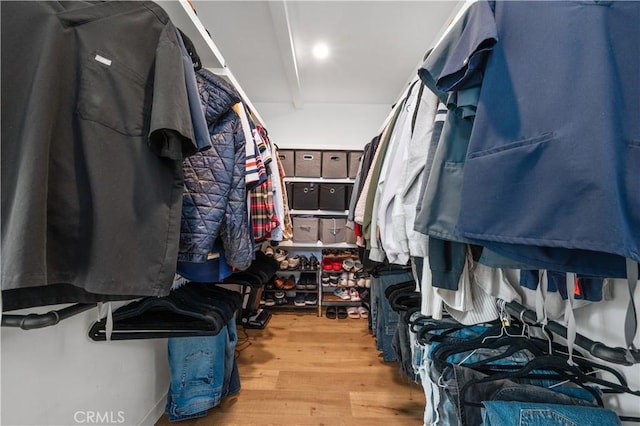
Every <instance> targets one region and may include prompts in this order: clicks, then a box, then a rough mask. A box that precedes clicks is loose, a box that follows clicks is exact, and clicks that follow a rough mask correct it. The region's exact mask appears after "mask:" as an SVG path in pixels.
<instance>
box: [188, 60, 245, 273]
mask: <svg viewBox="0 0 640 426" xmlns="http://www.w3.org/2000/svg"><path fill="white" fill-rule="evenodd" d="M196 79H197V81H198V90H199V92H200V99H201V101H202V105H203V109H204V112H205V118H206V120H207V125H208V127H209V134H210V135H211V144H212V147H211V148H210V149H208V150H207V151H203V152H200V153H198V154H196V155H193V156H191V157H188V158H187V159H185V160H184V182H185V191H184V195H183V198H182V224H181V227H182V228H181V231H180V253H179V255H178V260H179V261H184V262H197V263H200V262H205V261H206V260H207V254H208V253H209V252H210V251H212V249H213V244H214V242H215V241H216V239H218V238H219V239H220V241H221V242H222V245H223V247H224V251H225V256H226V258H227V262H228V263H229V264H230V265H231V266H235V267H236V268H238V269H246V268H248V267H249V265H250V264H251V261H252V259H253V247H252V242H251V236H250V233H249V232H250V231H249V223H248V222H249V220H248V212H247V202H246V192H245V174H246V164H245V156H246V151H245V143H246V141H245V138H244V133H243V131H242V127H241V124H240V117H238V115H237V114H236V113H235V111H234V110H233V109H232V108H231V107H232V106H233V105H234V104H236V103H237V102H239V101H240V96H239V95H238V93H237V92H236V90H235V89H234V88H233V87H232V86H230V85H229V84H228V83H227V82H225V81H224V80H223V79H222V78H220V77H218V76H216V75H215V74H212V73H211V72H209V71H207V70H205V69H201V70H200V71H198V72H197V73H196Z"/></svg>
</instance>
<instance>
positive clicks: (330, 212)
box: [289, 209, 349, 216]
mask: <svg viewBox="0 0 640 426" xmlns="http://www.w3.org/2000/svg"><path fill="white" fill-rule="evenodd" d="M289 214H295V215H312V216H346V215H348V214H349V210H296V209H291V210H289Z"/></svg>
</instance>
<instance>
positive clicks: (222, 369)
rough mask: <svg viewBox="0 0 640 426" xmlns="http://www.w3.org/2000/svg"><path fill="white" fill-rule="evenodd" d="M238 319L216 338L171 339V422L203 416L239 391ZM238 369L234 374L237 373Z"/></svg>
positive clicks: (167, 410) (168, 400) (229, 323)
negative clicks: (224, 397) (224, 398)
mask: <svg viewBox="0 0 640 426" xmlns="http://www.w3.org/2000/svg"><path fill="white" fill-rule="evenodd" d="M236 342H237V333H236V324H235V319H232V320H231V321H229V322H228V323H227V325H225V326H224V327H222V330H221V331H220V333H218V334H217V335H215V336H205V337H185V338H172V339H169V344H168V346H169V368H170V373H171V384H170V387H169V393H168V396H167V405H166V408H165V412H166V413H167V415H168V417H169V421H172V422H174V421H179V420H186V419H193V418H198V417H204V416H206V415H207V410H208V409H210V408H212V407H215V406H217V405H218V404H219V403H220V400H221V398H222V397H223V396H226V395H230V394H232V393H235V392H237V391H238V390H240V381H239V376H238V374H237V366H236V364H235V359H234V351H235V346H236ZM234 370H235V374H234Z"/></svg>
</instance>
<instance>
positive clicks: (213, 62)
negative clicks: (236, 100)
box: [156, 0, 266, 126]
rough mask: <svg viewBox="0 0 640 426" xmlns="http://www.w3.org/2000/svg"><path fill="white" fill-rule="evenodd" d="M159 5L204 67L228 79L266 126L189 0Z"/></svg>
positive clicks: (171, 0) (161, 1)
mask: <svg viewBox="0 0 640 426" xmlns="http://www.w3.org/2000/svg"><path fill="white" fill-rule="evenodd" d="M156 3H158V4H159V5H160V6H161V7H162V8H163V9H164V10H165V12H167V14H168V15H169V18H170V19H171V22H173V25H175V26H176V27H177V28H179V29H180V30H182V32H183V33H185V34H186V35H187V37H189V39H191V41H192V42H193V45H194V46H195V48H196V51H197V52H198V56H199V57H200V61H201V62H202V66H203V67H204V68H206V69H208V70H209V71H211V72H213V73H214V74H217V75H220V76H222V77H224V78H226V79H227V80H228V81H229V82H230V83H231V84H232V85H233V86H234V87H235V88H236V90H237V91H238V93H240V96H241V97H242V102H244V103H245V104H246V106H247V107H248V108H249V109H250V110H251V111H252V112H253V115H254V116H255V117H256V119H257V120H258V121H259V122H260V124H262V125H263V126H266V123H265V122H264V120H263V119H262V117H260V114H259V113H258V111H257V110H256V108H255V107H254V106H253V104H252V103H251V100H250V99H249V97H248V96H247V94H246V93H245V91H244V90H243V89H242V87H241V86H240V83H238V81H237V80H236V78H235V77H234V75H233V73H232V72H231V70H230V69H229V68H228V67H227V63H226V61H225V59H224V57H223V56H222V53H221V52H220V50H219V49H218V46H216V44H215V43H214V41H213V40H212V39H211V36H210V35H209V33H208V32H207V29H206V28H205V27H204V25H202V22H201V21H200V18H198V15H196V13H195V12H194V11H193V9H192V8H191V5H189V2H188V1H187V0H159V1H157V2H156Z"/></svg>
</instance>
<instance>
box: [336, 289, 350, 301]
mask: <svg viewBox="0 0 640 426" xmlns="http://www.w3.org/2000/svg"><path fill="white" fill-rule="evenodd" d="M333 294H334V295H336V296H338V297H339V298H340V299H342V300H351V295H350V294H349V290H347V289H344V288H341V287H338V289H337V290H336V291H334V292H333Z"/></svg>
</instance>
